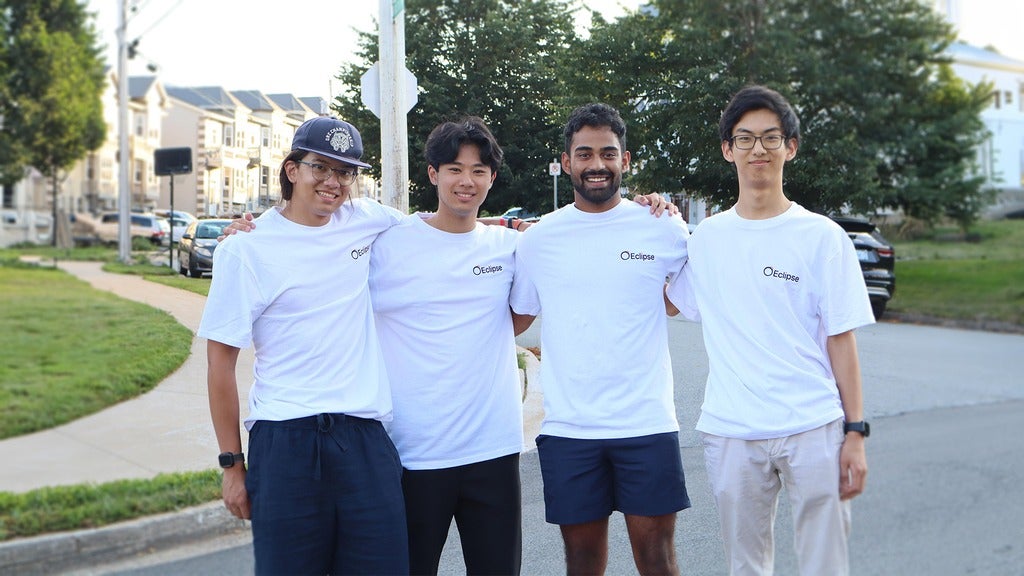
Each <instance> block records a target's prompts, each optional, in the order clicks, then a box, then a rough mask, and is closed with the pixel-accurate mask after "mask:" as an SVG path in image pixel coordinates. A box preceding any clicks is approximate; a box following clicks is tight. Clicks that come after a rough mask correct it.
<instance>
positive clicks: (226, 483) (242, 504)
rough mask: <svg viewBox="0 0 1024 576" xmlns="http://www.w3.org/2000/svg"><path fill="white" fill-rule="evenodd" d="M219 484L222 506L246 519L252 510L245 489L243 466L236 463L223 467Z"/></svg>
mask: <svg viewBox="0 0 1024 576" xmlns="http://www.w3.org/2000/svg"><path fill="white" fill-rule="evenodd" d="M220 485H221V494H222V496H223V497H224V507H225V508H227V509H228V511H229V512H231V513H232V514H234V515H235V516H236V517H238V518H241V519H242V520H248V519H249V518H250V517H251V516H252V510H251V509H250V507H249V493H248V492H246V490H245V466H244V465H243V464H241V463H238V464H235V465H234V466H232V467H231V468H225V469H224V478H223V479H222V480H221V484H220Z"/></svg>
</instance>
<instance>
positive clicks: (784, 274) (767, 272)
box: [761, 266, 800, 282]
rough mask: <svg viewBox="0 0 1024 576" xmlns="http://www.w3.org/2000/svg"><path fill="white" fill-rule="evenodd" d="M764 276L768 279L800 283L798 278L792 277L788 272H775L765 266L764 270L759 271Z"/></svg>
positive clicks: (773, 269)
mask: <svg viewBox="0 0 1024 576" xmlns="http://www.w3.org/2000/svg"><path fill="white" fill-rule="evenodd" d="M761 272H762V273H763V274H764V275H765V276H768V277H769V278H779V279H781V280H791V281H793V282H800V277H799V276H793V275H792V274H790V273H789V272H783V271H782V270H776V269H775V268H772V267H771V266H765V267H764V270H762V271H761Z"/></svg>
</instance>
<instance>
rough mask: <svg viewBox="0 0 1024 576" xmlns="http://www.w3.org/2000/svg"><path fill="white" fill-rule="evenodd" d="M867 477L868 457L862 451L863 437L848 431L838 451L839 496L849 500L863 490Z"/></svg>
mask: <svg viewBox="0 0 1024 576" xmlns="http://www.w3.org/2000/svg"><path fill="white" fill-rule="evenodd" d="M867 479H868V459H867V456H866V455H865V453H864V437H863V436H861V435H860V434H859V433H857V432H849V433H847V434H846V439H845V440H843V447H842V448H841V449H840V451H839V498H840V499H841V500H849V499H851V498H854V497H856V496H857V495H859V494H860V493H861V492H863V491H864V484H865V483H866V482H867Z"/></svg>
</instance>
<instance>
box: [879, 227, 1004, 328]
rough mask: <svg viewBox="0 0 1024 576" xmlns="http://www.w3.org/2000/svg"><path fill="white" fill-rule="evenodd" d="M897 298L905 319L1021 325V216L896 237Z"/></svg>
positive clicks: (892, 307)
mask: <svg viewBox="0 0 1024 576" xmlns="http://www.w3.org/2000/svg"><path fill="white" fill-rule="evenodd" d="M895 248H896V257H897V259H898V260H897V262H896V277H897V285H896V286H897V287H896V297H895V298H893V300H892V302H891V303H890V306H889V309H890V310H891V311H892V312H894V313H896V314H897V315H901V316H906V317H908V318H912V319H913V318H921V319H940V320H952V321H959V322H961V323H963V325H966V326H979V327H986V326H991V327H995V328H1004V329H1009V330H1013V331H1021V330H1022V328H1024V220H997V221H983V222H979V223H978V224H976V225H975V226H974V227H973V228H972V229H971V231H970V233H969V234H967V235H963V234H961V233H959V232H958V231H957V230H956V229H954V228H938V229H936V230H931V231H929V232H928V233H927V234H921V235H919V236H918V238H917V239H914V240H903V241H900V240H897V241H896V242H895Z"/></svg>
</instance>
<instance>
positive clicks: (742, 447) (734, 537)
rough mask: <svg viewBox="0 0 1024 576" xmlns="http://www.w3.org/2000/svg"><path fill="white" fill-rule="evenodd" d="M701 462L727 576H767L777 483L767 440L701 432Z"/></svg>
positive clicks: (771, 566) (771, 558)
mask: <svg viewBox="0 0 1024 576" xmlns="http://www.w3.org/2000/svg"><path fill="white" fill-rule="evenodd" d="M703 439H704V463H705V466H706V467H707V472H708V481H709V482H710V484H711V492H712V494H713V495H714V497H715V505H716V507H717V508H718V519H719V522H720V523H721V529H722V540H723V541H724V542H725V561H726V563H727V564H728V566H729V573H730V574H732V575H734V576H738V575H746V574H750V575H762V574H771V573H772V571H773V570H774V565H775V543H774V538H773V530H774V526H775V509H776V505H777V503H778V495H779V490H780V489H781V487H782V482H781V480H780V479H779V475H778V473H777V471H776V470H775V466H774V464H773V463H772V461H771V457H770V454H769V450H770V449H771V445H770V442H772V441H770V440H751V441H748V440H738V439H735V438H723V437H721V436H712V435H710V434H704V435H703Z"/></svg>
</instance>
